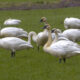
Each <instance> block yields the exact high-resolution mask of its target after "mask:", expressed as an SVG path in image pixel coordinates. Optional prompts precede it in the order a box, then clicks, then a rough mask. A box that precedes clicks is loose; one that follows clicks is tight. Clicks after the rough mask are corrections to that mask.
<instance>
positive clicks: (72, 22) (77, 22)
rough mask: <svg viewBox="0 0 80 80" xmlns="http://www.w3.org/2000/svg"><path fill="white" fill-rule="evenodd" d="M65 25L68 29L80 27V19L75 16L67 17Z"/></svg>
mask: <svg viewBox="0 0 80 80" xmlns="http://www.w3.org/2000/svg"><path fill="white" fill-rule="evenodd" d="M64 27H65V28H66V29H68V28H74V29H80V19H78V18H73V17H70V18H65V20H64Z"/></svg>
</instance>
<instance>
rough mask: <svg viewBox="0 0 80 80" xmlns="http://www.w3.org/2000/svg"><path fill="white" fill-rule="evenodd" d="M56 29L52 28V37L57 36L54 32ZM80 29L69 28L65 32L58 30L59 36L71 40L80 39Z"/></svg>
mask: <svg viewBox="0 0 80 80" xmlns="http://www.w3.org/2000/svg"><path fill="white" fill-rule="evenodd" d="M53 31H54V29H52V38H53V39H54V38H55V33H54V32H53ZM79 34H80V29H67V30H64V31H63V32H61V31H59V30H58V37H65V38H67V39H69V40H71V41H74V42H76V41H80V35H79Z"/></svg>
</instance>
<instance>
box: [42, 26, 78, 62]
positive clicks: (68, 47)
mask: <svg viewBox="0 0 80 80" xmlns="http://www.w3.org/2000/svg"><path fill="white" fill-rule="evenodd" d="M46 29H47V30H48V33H49V35H48V41H47V43H46V44H45V45H44V47H43V50H44V51H45V52H47V53H50V54H51V55H54V56H57V57H59V61H60V62H61V60H62V59H63V60H64V62H65V60H66V58H67V57H71V56H74V55H78V54H80V46H79V45H78V44H77V43H74V42H72V41H69V40H63V39H62V40H58V34H56V33H55V35H56V41H55V42H54V41H52V36H51V31H50V25H46Z"/></svg>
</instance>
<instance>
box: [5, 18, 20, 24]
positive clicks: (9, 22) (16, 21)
mask: <svg viewBox="0 0 80 80" xmlns="http://www.w3.org/2000/svg"><path fill="white" fill-rule="evenodd" d="M20 22H21V20H18V19H11V18H10V19H7V20H5V21H4V25H18V24H20Z"/></svg>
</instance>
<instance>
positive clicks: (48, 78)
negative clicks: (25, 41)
mask: <svg viewBox="0 0 80 80" xmlns="http://www.w3.org/2000/svg"><path fill="white" fill-rule="evenodd" d="M42 16H45V17H47V18H48V22H49V23H50V24H51V26H52V28H53V27H56V28H60V29H61V30H64V26H63V21H64V19H65V18H66V17H78V18H80V7H75V8H62V9H54V10H28V11H0V26H1V27H6V26H3V22H4V20H6V19H8V18H17V19H21V20H22V23H21V24H20V25H18V26H17V27H21V28H23V29H25V30H26V31H28V32H30V31H32V30H33V31H35V32H37V33H38V32H40V31H42V29H41V27H43V26H44V24H43V23H40V18H41V17H42ZM32 44H33V45H34V49H30V50H22V51H17V52H16V57H14V58H11V57H10V51H7V50H5V49H0V80H79V79H80V69H79V68H80V56H75V57H71V58H70V59H67V62H66V63H65V64H64V63H61V64H59V62H58V58H56V57H54V56H51V55H50V54H46V53H45V52H44V51H43V50H42V48H40V52H38V51H37V48H36V44H34V43H33V42H32Z"/></svg>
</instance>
